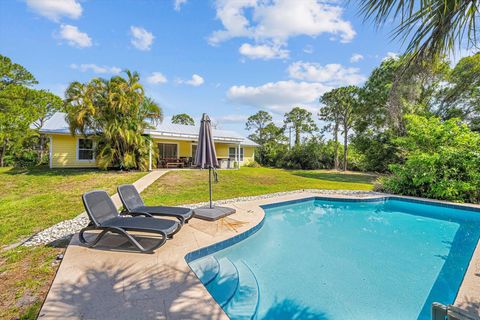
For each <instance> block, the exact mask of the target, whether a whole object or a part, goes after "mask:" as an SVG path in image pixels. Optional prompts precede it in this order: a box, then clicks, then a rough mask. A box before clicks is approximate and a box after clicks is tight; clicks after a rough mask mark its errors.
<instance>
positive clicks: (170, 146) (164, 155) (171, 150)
mask: <svg viewBox="0 0 480 320" xmlns="http://www.w3.org/2000/svg"><path fill="white" fill-rule="evenodd" d="M177 155H178V153H177V145H176V144H174V143H159V144H158V156H159V157H160V159H176V158H177Z"/></svg>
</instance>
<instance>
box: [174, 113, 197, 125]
mask: <svg viewBox="0 0 480 320" xmlns="http://www.w3.org/2000/svg"><path fill="white" fill-rule="evenodd" d="M172 123H174V124H183V125H187V126H194V125H195V120H193V118H192V117H191V116H190V115H188V114H186V113H180V114H176V115H174V116H173V117H172Z"/></svg>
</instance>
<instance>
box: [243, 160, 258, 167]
mask: <svg viewBox="0 0 480 320" xmlns="http://www.w3.org/2000/svg"><path fill="white" fill-rule="evenodd" d="M243 166H244V167H249V168H260V167H261V165H260V164H259V163H258V162H257V161H255V160H252V161H249V162H247V163H245V164H244V165H243Z"/></svg>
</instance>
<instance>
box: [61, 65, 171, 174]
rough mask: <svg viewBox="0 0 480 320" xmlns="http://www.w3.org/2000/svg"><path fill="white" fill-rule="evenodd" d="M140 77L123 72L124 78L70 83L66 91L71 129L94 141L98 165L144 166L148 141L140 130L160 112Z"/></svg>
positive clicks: (155, 119)
mask: <svg viewBox="0 0 480 320" xmlns="http://www.w3.org/2000/svg"><path fill="white" fill-rule="evenodd" d="M139 80H140V77H139V75H138V73H136V72H133V73H132V72H130V71H126V78H123V77H121V76H114V77H112V78H111V79H109V80H107V79H99V78H95V79H92V80H91V81H90V82H88V83H85V84H82V83H79V82H73V83H71V84H70V86H69V87H68V89H67V91H66V93H65V96H66V110H67V121H68V123H69V125H70V131H71V133H72V134H77V133H81V134H82V135H84V136H88V137H91V138H92V139H94V140H95V142H96V159H97V163H98V166H99V167H100V168H103V169H106V168H109V167H116V168H121V169H132V168H139V169H141V170H145V169H146V168H147V165H148V161H147V158H148V151H149V142H150V141H149V138H148V137H145V136H144V135H143V132H144V130H145V129H147V128H150V127H152V125H151V122H152V121H153V122H154V123H155V122H159V121H162V119H163V114H162V110H161V108H160V107H159V106H158V105H157V104H156V103H155V102H154V101H153V100H152V99H149V98H148V97H146V96H145V94H144V90H143V87H142V85H141V84H140V82H139Z"/></svg>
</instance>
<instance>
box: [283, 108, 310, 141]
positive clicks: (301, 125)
mask: <svg viewBox="0 0 480 320" xmlns="http://www.w3.org/2000/svg"><path fill="white" fill-rule="evenodd" d="M284 117H285V119H284V120H283V122H284V124H285V125H284V128H287V127H288V126H291V127H292V128H293V131H294V132H295V145H297V146H298V145H299V144H300V137H301V135H302V133H313V132H314V131H317V130H318V128H317V125H316V124H315V121H313V118H312V113H311V112H310V111H308V110H305V109H303V108H300V107H295V108H293V109H292V110H291V111H290V112H287V113H285V116H284Z"/></svg>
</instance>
